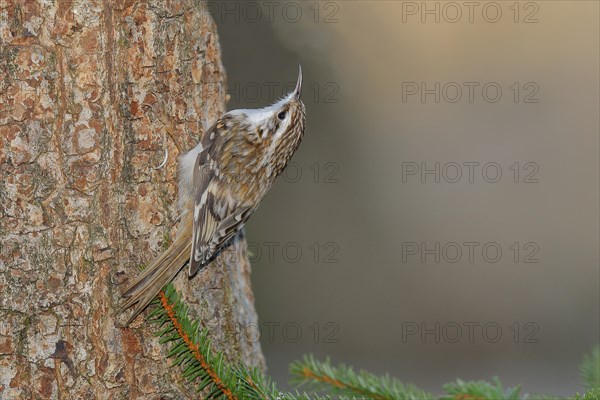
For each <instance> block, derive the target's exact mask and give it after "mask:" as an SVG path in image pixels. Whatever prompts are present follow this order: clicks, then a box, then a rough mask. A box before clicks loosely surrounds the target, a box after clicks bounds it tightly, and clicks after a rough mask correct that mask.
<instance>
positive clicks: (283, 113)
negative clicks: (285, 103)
mask: <svg viewBox="0 0 600 400" xmlns="http://www.w3.org/2000/svg"><path fill="white" fill-rule="evenodd" d="M277 118H279V119H280V120H282V121H283V120H284V119H285V111H282V112H280V113H279V114H277Z"/></svg>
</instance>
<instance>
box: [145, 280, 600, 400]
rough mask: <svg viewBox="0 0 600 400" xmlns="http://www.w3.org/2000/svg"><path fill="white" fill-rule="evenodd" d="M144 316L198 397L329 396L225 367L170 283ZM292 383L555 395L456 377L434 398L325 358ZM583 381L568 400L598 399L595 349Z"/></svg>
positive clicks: (306, 363) (461, 395) (412, 397)
mask: <svg viewBox="0 0 600 400" xmlns="http://www.w3.org/2000/svg"><path fill="white" fill-rule="evenodd" d="M153 305H154V306H155V307H154V309H153V311H152V312H151V313H150V315H149V316H148V319H149V320H150V321H153V322H155V323H156V324H157V325H158V326H159V331H158V332H157V333H156V335H157V336H158V337H159V338H160V342H161V343H169V344H170V349H169V353H168V357H169V358H173V366H179V367H181V368H182V369H183V372H182V377H183V378H184V379H185V380H186V381H188V382H190V383H191V382H194V383H196V384H197V385H198V386H197V390H198V391H199V392H203V396H202V398H203V399H219V400H321V399H323V400H324V399H330V397H329V396H326V397H321V396H319V395H314V394H307V393H300V392H296V393H283V392H280V391H279V390H278V389H277V388H276V386H275V384H274V383H273V382H272V381H271V380H270V379H269V378H268V377H266V376H265V375H264V374H263V373H262V371H261V370H259V369H258V368H253V369H249V368H248V367H246V366H245V365H243V364H241V363H240V364H232V365H229V364H228V363H227V362H226V361H225V359H224V356H223V354H222V353H220V352H216V351H213V350H212V345H211V341H210V339H209V338H208V330H207V329H202V330H200V329H199V323H198V321H193V320H191V319H190V317H189V316H188V307H187V306H185V305H184V304H183V301H182V300H181V296H180V295H179V294H178V293H177V291H176V290H175V288H174V286H173V285H172V284H168V285H167V286H165V288H164V289H163V290H162V291H161V292H160V293H159V295H158V296H157V298H156V299H155V300H154V302H153ZM290 370H291V372H292V374H293V376H294V381H295V382H296V383H299V384H300V385H309V386H311V387H312V388H313V389H315V390H318V391H324V392H326V393H330V394H331V395H337V396H339V397H338V398H341V399H372V400H431V399H435V398H439V399H440V400H498V399H502V400H522V399H525V398H527V399H530V400H556V399H557V398H556V397H549V396H533V397H529V396H527V395H523V396H522V395H520V387H516V388H509V389H504V388H503V387H502V384H501V382H500V380H499V379H498V378H493V379H492V383H489V382H486V381H469V382H464V381H462V380H460V379H458V380H456V381H455V382H452V383H449V384H446V385H445V386H444V389H445V392H446V395H444V396H441V397H437V396H434V395H432V394H430V393H427V392H425V391H423V390H421V389H419V388H417V387H415V386H413V385H404V384H402V383H401V382H400V381H398V380H396V379H393V378H390V377H389V376H387V375H386V376H383V377H378V376H375V375H373V374H371V373H369V372H366V371H362V370H361V371H359V372H354V370H353V369H352V368H351V367H349V366H345V365H343V364H342V365H339V366H336V367H334V366H332V365H331V362H330V360H329V359H326V360H325V361H324V362H321V361H317V360H315V359H314V357H312V356H306V357H304V359H303V360H302V361H297V362H295V363H293V364H292V365H291V366H290ZM580 370H581V376H582V380H583V381H584V384H585V385H586V387H587V388H588V391H587V392H586V393H585V394H584V395H583V396H581V395H579V394H577V395H576V396H575V397H572V400H600V388H599V382H600V376H599V375H600V372H599V370H600V347H598V346H596V347H595V348H594V349H593V351H592V353H591V354H590V355H586V356H585V357H584V360H583V362H582V364H581V366H580Z"/></svg>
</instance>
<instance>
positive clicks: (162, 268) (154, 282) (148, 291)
mask: <svg viewBox="0 0 600 400" xmlns="http://www.w3.org/2000/svg"><path fill="white" fill-rule="evenodd" d="M182 236H183V237H180V239H179V240H175V242H174V243H173V244H172V245H171V246H170V247H169V248H168V249H167V250H166V251H165V252H164V253H162V254H161V255H160V256H159V257H157V258H156V259H155V260H154V261H153V262H152V264H150V266H148V267H146V269H144V271H143V272H142V274H141V275H140V276H139V277H138V278H137V279H136V281H135V282H134V283H133V284H132V285H131V286H129V288H127V290H125V292H124V293H123V297H125V298H128V300H127V301H126V302H125V304H123V305H122V306H121V309H120V311H119V314H120V313H122V312H124V311H125V310H127V309H128V308H129V307H131V306H133V305H134V304H136V303H137V306H136V307H135V309H134V310H133V314H132V315H131V317H130V318H129V319H128V320H127V322H126V324H125V325H129V324H130V323H131V321H133V320H134V319H135V317H137V316H138V314H139V313H141V312H142V311H143V310H144V308H146V306H147V305H148V304H150V302H151V301H152V299H154V297H156V295H157V294H158V292H160V290H161V289H162V288H163V287H164V286H165V285H166V284H167V283H169V282H170V281H171V280H172V279H173V278H174V277H175V275H177V273H178V272H179V271H180V270H181V268H183V266H184V265H185V263H186V262H187V261H188V260H189V258H190V251H191V250H190V246H191V241H190V240H189V238H188V240H186V239H185V235H182Z"/></svg>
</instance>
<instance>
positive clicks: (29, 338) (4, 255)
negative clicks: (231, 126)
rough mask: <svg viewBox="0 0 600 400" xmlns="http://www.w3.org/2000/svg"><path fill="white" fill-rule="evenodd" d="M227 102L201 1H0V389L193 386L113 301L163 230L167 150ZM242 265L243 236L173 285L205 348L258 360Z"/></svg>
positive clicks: (170, 181)
mask: <svg viewBox="0 0 600 400" xmlns="http://www.w3.org/2000/svg"><path fill="white" fill-rule="evenodd" d="M224 102H225V72H224V69H223V66H222V64H221V61H220V49H219V44H218V38H217V35H216V27H215V25H214V22H213V21H212V19H211V18H210V16H209V15H208V13H207V12H206V10H205V9H204V5H203V4H202V3H201V2H199V1H193V0H172V1H169V0H151V1H147V2H146V1H143V2H141V1H131V0H129V1H116V0H115V1H109V0H104V1H98V0H85V1H84V0H81V1H60V0H57V1H42V0H37V1H17V0H0V174H1V179H0V398H4V397H3V396H5V397H6V398H10V399H13V398H14V399H21V398H22V399H26V398H44V399H46V398H48V399H53V398H106V399H108V398H120V397H125V396H126V397H127V398H128V399H135V398H193V397H195V393H194V389H193V388H192V387H188V386H186V385H185V384H184V383H183V381H182V379H181V377H180V376H179V375H178V373H177V370H176V369H172V368H169V362H168V361H167V360H166V354H165V349H164V348H163V347H162V346H161V345H160V344H159V343H158V342H157V340H156V339H155V338H154V337H153V335H152V332H150V330H149V328H148V327H147V325H146V324H145V323H144V322H143V320H142V319H141V318H138V319H137V320H136V321H135V322H134V324H133V326H132V327H131V328H123V327H120V326H118V324H117V318H116V309H117V307H118V303H119V297H120V290H122V288H123V286H125V285H126V284H127V282H128V280H130V279H131V278H132V277H133V276H134V275H135V274H137V273H138V267H139V266H140V265H142V264H146V263H148V262H149V261H151V259H152V257H154V256H155V255H157V254H158V253H159V252H160V251H161V249H162V247H163V246H164V244H165V241H168V240H169V238H170V237H172V236H173V235H174V234H175V233H176V222H177V221H176V218H177V212H176V201H175V200H176V196H177V180H176V171H177V167H176V155H177V154H178V152H179V151H180V149H181V150H186V149H189V148H191V147H192V146H193V145H195V144H196V143H197V142H198V140H199V139H200V137H201V135H202V133H203V132H204V129H205V127H207V126H208V125H209V124H210V123H211V122H213V121H214V120H215V119H216V118H217V117H218V116H219V115H220V114H221V113H222V112H223V111H224ZM157 107H159V108H161V107H162V108H163V111H164V114H166V115H167V116H168V124H169V126H170V128H171V129H170V135H165V132H166V128H165V125H164V122H165V121H164V118H159V117H158V116H157V113H156V109H157ZM165 143H166V146H167V147H168V151H169V154H170V157H169V159H168V162H167V164H166V166H165V167H164V168H162V169H158V170H157V169H154V168H153V167H154V166H156V165H158V164H160V162H161V161H162V158H163V146H164V145H165ZM249 273H250V264H249V262H248V259H247V256H246V244H245V241H244V239H243V237H241V236H240V237H239V238H238V239H237V240H236V241H235V242H234V243H233V244H232V246H230V247H228V248H227V249H226V250H225V251H224V252H223V254H222V255H221V256H219V257H218V258H217V260H216V261H215V262H214V263H212V264H211V265H209V266H208V268H207V269H206V270H205V271H203V272H202V273H201V274H200V276H198V277H196V278H194V279H192V280H188V278H187V277H186V276H185V274H180V275H181V276H179V277H178V278H177V279H176V285H177V287H178V289H179V290H180V291H181V292H182V295H183V296H184V298H185V299H186V301H187V302H189V304H190V305H191V311H192V313H193V316H194V317H195V318H199V319H200V320H201V321H202V322H203V323H204V324H205V326H208V327H209V328H210V329H211V337H212V339H213V341H214V343H215V346H217V348H219V349H220V350H223V351H224V352H225V353H226V355H227V356H228V357H229V358H230V359H236V360H242V361H244V362H246V363H248V364H250V365H260V366H262V365H264V360H263V357H262V354H261V350H260V345H259V343H257V342H256V341H248V340H245V336H244V335H243V330H244V327H247V326H256V320H257V317H256V313H255V311H254V305H253V297H252V292H251V289H250V280H249Z"/></svg>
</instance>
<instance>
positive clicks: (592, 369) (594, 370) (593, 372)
mask: <svg viewBox="0 0 600 400" xmlns="http://www.w3.org/2000/svg"><path fill="white" fill-rule="evenodd" d="M579 371H580V372H581V380H582V381H583V384H584V385H585V387H586V388H587V389H589V390H592V389H600V345H596V346H595V347H594V348H593V349H592V352H591V354H586V355H584V356H583V361H582V362H581V365H580V366H579Z"/></svg>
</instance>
